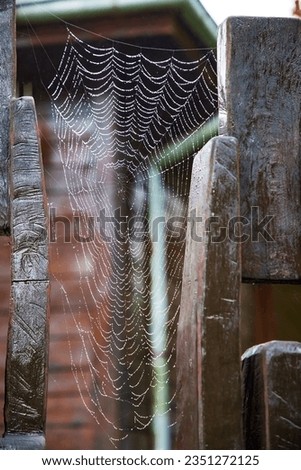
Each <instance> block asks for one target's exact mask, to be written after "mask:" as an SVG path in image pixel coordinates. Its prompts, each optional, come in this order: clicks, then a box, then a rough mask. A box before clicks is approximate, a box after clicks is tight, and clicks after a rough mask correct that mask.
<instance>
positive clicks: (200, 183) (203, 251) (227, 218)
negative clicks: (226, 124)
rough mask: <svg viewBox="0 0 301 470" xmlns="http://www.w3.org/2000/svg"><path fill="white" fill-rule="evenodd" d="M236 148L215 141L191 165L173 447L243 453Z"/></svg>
mask: <svg viewBox="0 0 301 470" xmlns="http://www.w3.org/2000/svg"><path fill="white" fill-rule="evenodd" d="M236 145H237V144H236V139H234V138H231V137H217V138H214V139H212V140H211V141H210V142H209V143H208V144H207V145H206V146H205V147H204V148H203V149H202V150H201V151H200V152H199V153H198V155H197V156H196V157H195V160H194V164H193V171H192V183H191V189H190V202H189V219H188V229H187V239H186V252H185V262H184V273H183V286H182V298H181V310H180V318H179V324H178V338H177V390H178V394H177V413H178V416H177V444H176V446H177V448H178V449H241V448H242V422H241V378H240V345H239V337H240V332H239V323H240V321H239V315H240V299H239V293H240V280H241V272H240V244H239V243H238V241H239V240H240V236H239V224H238V225H236V226H235V227H234V225H233V223H234V222H236V221H238V220H239V219H236V218H237V217H238V216H239V199H238V184H239V182H238V172H237V170H238V157H237V149H236ZM213 217H214V218H213ZM200 218H202V219H200ZM205 230H207V231H208V232H207V233H206V232H205ZM198 237H201V238H198Z"/></svg>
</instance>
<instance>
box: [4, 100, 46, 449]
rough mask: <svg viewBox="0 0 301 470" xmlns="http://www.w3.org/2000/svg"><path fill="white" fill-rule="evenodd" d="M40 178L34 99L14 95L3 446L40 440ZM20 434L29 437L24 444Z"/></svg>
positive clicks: (42, 355) (42, 379)
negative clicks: (10, 283)
mask: <svg viewBox="0 0 301 470" xmlns="http://www.w3.org/2000/svg"><path fill="white" fill-rule="evenodd" d="M43 181H44V178H43V172H42V162H41V154H40V143H39V137H38V128H37V119H36V113H35V106H34V101H33V99H32V98H20V99H14V100H12V104H11V171H10V195H11V227H12V287H11V307H10V323H9V332H8V348H7V360H6V387H5V437H4V439H3V441H2V444H1V445H2V446H4V447H5V448H11V446H16V447H15V448H23V446H25V447H26V446H33V447H32V448H41V445H42V444H43V442H44V437H43V435H44V429H45V416H46V385H47V358H48V290H49V280H48V249H47V228H48V227H47V216H46V199H45V191H44V185H43ZM24 435H27V437H28V439H27V440H26V439H25V441H26V442H25V441H24ZM33 436H36V439H33ZM19 438H20V442H19V440H18V439H19ZM18 442H19V444H18ZM18 446H19V447H18ZM26 448H28V447H26Z"/></svg>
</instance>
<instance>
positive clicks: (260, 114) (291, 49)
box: [218, 17, 301, 282]
mask: <svg viewBox="0 0 301 470" xmlns="http://www.w3.org/2000/svg"><path fill="white" fill-rule="evenodd" d="M284 38H285V40H284ZM218 52H219V63H218V77H219V110H220V133H221V134H224V135H230V136H234V137H236V138H237V140H238V148H239V155H240V196H241V202H240V205H241V216H242V217H243V218H244V219H243V221H244V231H245V232H246V233H247V234H248V236H249V238H248V240H246V241H245V243H243V245H242V277H243V279H244V280H251V281H255V282H256V281H262V280H266V281H282V282H283V281H290V282H296V281H298V282H300V281H301V244H300V237H301V192H300V184H301V183H300V182H301V159H300V150H299V149H300V117H301V116H300V112H301V111H300V110H301V106H300V100H301V80H300V69H301V22H300V20H298V19H294V18H246V17H244V18H243V17H242V18H239V17H234V18H229V19H227V20H226V22H225V23H224V24H223V25H222V27H221V28H220V31H219V38H218Z"/></svg>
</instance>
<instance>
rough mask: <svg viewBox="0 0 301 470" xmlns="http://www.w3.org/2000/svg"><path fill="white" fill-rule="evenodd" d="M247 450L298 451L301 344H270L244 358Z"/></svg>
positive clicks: (274, 342)
mask: <svg viewBox="0 0 301 470" xmlns="http://www.w3.org/2000/svg"><path fill="white" fill-rule="evenodd" d="M242 359H243V389H244V407H243V418H244V434H245V436H244V437H245V448H246V449H295V450H299V449H300V448H301V408H300V405H301V399H300V390H301V343H297V342H294V341H291V342H290V341H271V342H269V343H265V344H260V345H258V346H254V347H253V348H250V349H248V350H247V351H246V352H245V353H244V355H243V358H242Z"/></svg>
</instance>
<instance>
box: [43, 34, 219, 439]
mask: <svg viewBox="0 0 301 470" xmlns="http://www.w3.org/2000/svg"><path fill="white" fill-rule="evenodd" d="M56 72H57V73H56V75H55V77H54V78H53V81H52V82H51V84H50V85H49V88H48V90H49V93H50V95H51V100H52V107H53V115H54V119H55V130H56V135H57V138H58V145H59V154H60V158H61V163H62V166H63V170H64V175H65V181H66V188H67V192H68V197H69V203H70V207H71V211H72V228H73V238H74V245H73V253H72V256H73V260H74V263H75V264H76V266H77V269H76V273H77V274H76V275H77V288H76V291H75V292H74V287H73V288H71V287H70V286H69V284H68V282H67V281H66V280H65V279H63V278H62V279H59V280H60V283H61V291H62V294H63V295H62V304H63V307H64V311H65V313H66V315H67V314H68V315H71V316H72V319H73V322H74V326H75V331H76V334H77V336H78V339H79V340H80V342H81V344H82V347H81V357H74V354H75V353H74V351H73V349H72V343H71V341H70V357H71V365H72V370H73V375H74V378H75V381H76V383H77V386H78V390H79V393H80V394H81V397H82V401H83V406H85V407H86V409H87V410H88V412H89V413H91V415H92V416H93V417H94V418H95V420H96V421H97V422H98V423H99V424H100V426H101V425H102V423H104V422H105V423H106V426H109V428H110V429H111V431H110V433H111V435H110V438H111V441H112V442H114V444H115V445H116V447H118V446H119V443H120V442H121V441H122V440H125V439H126V438H127V436H128V435H129V434H130V433H135V432H137V433H138V432H140V431H142V432H143V431H144V430H145V429H148V428H149V427H152V429H153V431H154V434H155V436H158V435H159V441H160V443H161V444H158V443H157V444H155V445H156V446H158V445H160V446H162V447H169V446H170V445H171V444H170V439H171V436H172V434H173V426H174V424H175V419H176V418H175V416H176V415H175V407H176V379H175V377H176V357H175V347H176V327H177V320H178V314H179V308H180V293H181V277H182V266H183V257H184V246H185V226H186V220H187V197H188V194H189V184H190V173H191V165H192V159H193V156H194V155H195V153H196V152H197V151H198V150H199V149H200V148H201V147H202V145H203V144H204V143H205V142H206V140H208V139H209V138H210V137H212V136H213V135H214V133H215V124H216V108H217V91H216V58H215V51H213V50H194V51H191V52H189V51H188V52H186V53H185V54H184V53H183V51H182V52H181V51H166V50H151V49H140V48H136V47H130V46H128V47H127V46H126V45H124V44H122V45H120V44H118V43H111V44H109V45H108V46H96V45H91V44H88V43H86V42H84V41H83V40H81V39H80V38H78V37H77V36H76V35H75V34H74V32H72V31H68V39H67V42H66V45H65V49H64V52H63V55H62V57H61V61H60V64H59V66H58V68H57V71H56ZM58 277H59V275H58ZM162 430H163V431H164V435H165V437H162V436H163V434H162ZM155 439H156V437H155ZM162 439H165V441H164V442H163V441H162Z"/></svg>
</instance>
